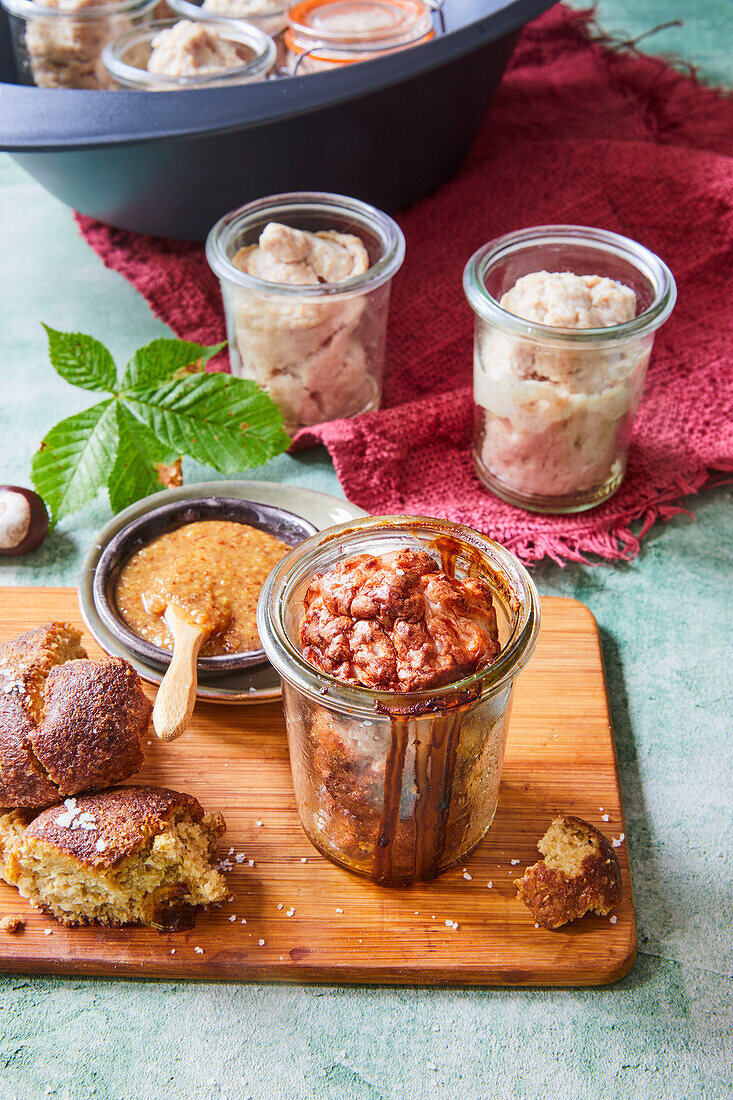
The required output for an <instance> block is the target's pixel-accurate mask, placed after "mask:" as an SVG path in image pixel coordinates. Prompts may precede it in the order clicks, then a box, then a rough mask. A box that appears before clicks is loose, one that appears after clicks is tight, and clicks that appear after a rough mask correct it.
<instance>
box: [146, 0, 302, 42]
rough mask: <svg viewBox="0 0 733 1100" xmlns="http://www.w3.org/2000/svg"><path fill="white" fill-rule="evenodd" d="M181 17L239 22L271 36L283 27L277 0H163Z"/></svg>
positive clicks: (283, 11) (283, 16)
mask: <svg viewBox="0 0 733 1100" xmlns="http://www.w3.org/2000/svg"><path fill="white" fill-rule="evenodd" d="M167 2H168V7H169V8H171V10H172V11H174V12H175V13H176V14H177V15H180V16H181V18H182V19H193V20H196V19H202V20H208V19H212V18H213V19H218V20H220V21H221V22H223V23H229V24H230V26H234V27H235V26H237V24H240V23H242V22H243V21H244V22H246V23H249V24H250V25H251V26H253V27H259V29H260V30H261V31H264V32H265V34H269V35H270V37H271V38H274V37H275V35H277V34H280V33H281V32H282V31H283V30H284V29H285V24H286V10H287V9H286V8H285V6H284V5H283V4H282V3H281V2H280V0H203V3H202V2H201V0H167Z"/></svg>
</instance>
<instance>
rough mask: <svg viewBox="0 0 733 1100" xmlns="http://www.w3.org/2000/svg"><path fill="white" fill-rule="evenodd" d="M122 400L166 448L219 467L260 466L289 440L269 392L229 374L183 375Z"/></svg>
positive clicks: (128, 393) (281, 449) (223, 468)
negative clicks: (183, 376)
mask: <svg viewBox="0 0 733 1100" xmlns="http://www.w3.org/2000/svg"><path fill="white" fill-rule="evenodd" d="M121 400H122V401H123V402H124V405H125V407H126V408H128V409H129V410H130V411H131V412H132V413H133V414H134V415H135V416H136V417H137V419H138V420H140V421H142V423H143V424H145V425H146V426H147V427H148V428H150V430H151V431H152V433H153V434H154V435H155V437H156V438H157V439H159V440H160V441H161V442H162V443H164V444H166V445H167V446H168V447H170V448H171V450H173V451H176V452H177V453H178V454H187V455H191V456H192V457H193V458H195V459H197V461H199V462H203V463H207V464H208V465H209V466H213V467H214V469H215V470H219V472H220V473H226V472H227V471H229V470H246V469H248V468H249V467H250V466H259V465H260V464H261V463H263V462H266V461H267V460H268V459H269V458H272V457H273V455H276V454H280V453H281V452H282V451H284V450H286V449H287V447H288V445H289V443H290V438H289V436H288V435H287V434H286V433H285V432H284V431H283V427H282V414H281V412H280V410H279V409H278V407H277V405H275V403H274V402H273V400H272V398H270V397H269V396H268V395H267V394H266V393H265V392H264V390H261V389H260V388H259V386H257V385H256V384H255V383H254V382H251V381H249V380H245V379H242V378H232V376H231V375H230V374H193V375H188V376H187V377H185V378H176V379H174V380H173V381H171V382H165V383H163V385H161V386H156V387H150V388H148V389H139V390H138V389H136V390H127V391H126V392H125V393H124V394H123V395H122V397H121Z"/></svg>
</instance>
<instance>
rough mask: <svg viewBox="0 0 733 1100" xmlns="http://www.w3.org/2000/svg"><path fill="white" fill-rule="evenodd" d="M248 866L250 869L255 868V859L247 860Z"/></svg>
mask: <svg viewBox="0 0 733 1100" xmlns="http://www.w3.org/2000/svg"><path fill="white" fill-rule="evenodd" d="M247 865H248V866H249V867H254V865H255V861H254V860H253V859H248V860H247Z"/></svg>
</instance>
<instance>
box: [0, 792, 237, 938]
mask: <svg viewBox="0 0 733 1100" xmlns="http://www.w3.org/2000/svg"><path fill="white" fill-rule="evenodd" d="M27 816H28V811H15V812H14V813H9V814H4V815H0V852H1V853H2V858H3V865H2V873H3V877H4V878H5V880H6V881H7V882H9V883H11V884H12V885H14V886H17V888H18V890H19V892H20V894H21V896H22V897H24V898H26V899H27V900H28V901H29V902H30V903H31V905H32V906H33V907H34V908H36V909H41V910H43V911H44V912H45V913H48V914H50V915H51V916H54V917H56V919H57V920H59V921H61V923H62V924H66V925H76V924H91V923H97V924H112V925H121V924H138V923H142V924H147V925H150V926H151V927H152V928H157V929H160V930H163V929H165V930H169V931H175V930H178V929H181V928H190V927H192V925H193V922H194V916H195V913H194V908H195V907H196V906H203V905H208V904H210V903H211V902H221V901H223V900H224V898H225V897H226V896H227V885H226V880H225V879H224V877H223V875H221V873H220V872H219V871H218V870H217V868H216V867H215V866H214V859H215V852H216V843H217V840H218V839H219V837H220V836H222V835H223V833H224V831H225V824H224V819H223V818H222V816H221V814H218V813H214V814H206V813H204V810H203V809H202V807H201V805H200V804H199V803H198V802H197V801H196V799H195V798H193V797H191V795H188V794H179V793H178V792H177V791H170V790H167V789H166V788H164V787H142V786H140V787H113V788H111V789H110V790H106V791H99V792H97V793H96V794H90V795H83V796H81V797H80V798H69V799H67V800H66V802H65V803H63V804H61V805H58V806H53V807H51V808H49V809H46V810H43V811H42V812H41V813H40V814H38V816H36V817H35V818H33V820H32V821H31V822H30V823H29V824H28V825H27V826H26V827H24V824H25V821H26V819H27Z"/></svg>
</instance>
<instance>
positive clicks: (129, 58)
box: [102, 19, 276, 92]
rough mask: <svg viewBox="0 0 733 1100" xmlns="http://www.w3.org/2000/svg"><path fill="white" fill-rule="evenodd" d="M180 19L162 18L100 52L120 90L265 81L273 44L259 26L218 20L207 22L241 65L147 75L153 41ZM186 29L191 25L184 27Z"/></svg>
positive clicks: (173, 89) (121, 38)
mask: <svg viewBox="0 0 733 1100" xmlns="http://www.w3.org/2000/svg"><path fill="white" fill-rule="evenodd" d="M179 22H180V20H177V19H161V20H156V21H155V22H154V23H150V24H148V26H145V27H136V28H133V30H131V31H128V32H127V33H126V34H123V35H120V37H119V38H116V39H115V40H114V41H113V42H109V43H108V44H107V45H106V46H105V48H104V50H103V53H102V60H103V61H104V65H105V67H106V69H107V71H108V73H109V75H110V78H111V80H112V81H113V82H114V84H115V85H116V86H117V87H119V88H129V89H135V90H137V91H142V92H170V91H182V90H190V89H192V88H199V89H201V88H223V87H227V86H229V85H231V84H254V83H255V82H257V81H260V80H264V79H265V77H266V76H267V74H268V73H269V72H270V70H271V69H272V66H273V65H274V63H275V54H276V49H275V43H274V42H273V41H272V39H271V38H269V37H268V36H267V35H266V34H265V33H264V32H263V31H261V30H259V28H258V27H250V26H248V25H247V24H246V23H241V22H240V23H237V24H235V23H234V22H232V21H226V22H222V21H221V20H218V19H208V20H206V25H207V27H209V28H210V29H215V30H216V31H217V32H218V33H219V35H220V37H221V38H222V39H223V40H224V41H225V42H226V43H228V44H233V45H234V47H235V49H236V51H237V53H238V54H239V55H240V57H241V64H239V65H230V66H229V67H227V68H226V69H218V70H216V71H215V72H202V73H198V74H196V75H194V74H191V75H180V76H174V75H172V74H170V75H169V74H167V73H155V72H149V71H148V68H147V64H148V59H149V57H150V54H151V52H152V49H153V39H154V38H155V36H156V35H158V34H160V32H161V31H165V30H169V29H170V28H172V27H175V26H176V25H178V24H179ZM187 25H188V26H189V27H190V26H191V24H190V23H189V24H187Z"/></svg>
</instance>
